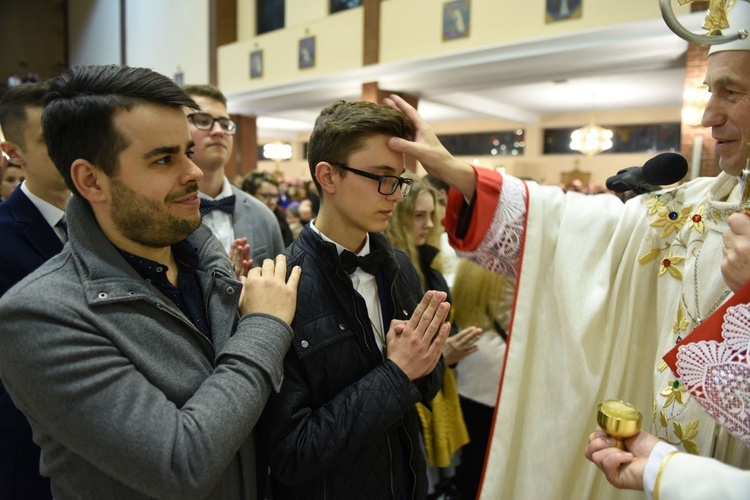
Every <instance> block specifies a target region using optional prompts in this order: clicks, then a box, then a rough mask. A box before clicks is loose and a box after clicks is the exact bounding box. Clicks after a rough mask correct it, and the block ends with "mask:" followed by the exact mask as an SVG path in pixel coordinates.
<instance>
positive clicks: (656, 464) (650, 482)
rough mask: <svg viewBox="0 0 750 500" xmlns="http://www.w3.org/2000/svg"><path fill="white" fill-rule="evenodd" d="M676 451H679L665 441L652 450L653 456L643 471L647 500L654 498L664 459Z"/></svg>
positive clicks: (650, 456) (651, 455) (649, 457)
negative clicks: (657, 478) (657, 477)
mask: <svg viewBox="0 0 750 500" xmlns="http://www.w3.org/2000/svg"><path fill="white" fill-rule="evenodd" d="M674 451H679V450H678V449H677V448H675V447H674V446H672V445H671V444H667V443H665V442H664V441H659V442H658V443H657V444H656V446H654V449H653V450H651V454H650V455H649V456H648V462H646V470H644V471H643V491H644V492H645V493H646V499H647V500H653V498H654V485H655V483H656V476H658V475H659V468H660V467H661V463H662V461H663V460H664V457H666V456H667V455H669V454H670V453H672V452H674Z"/></svg>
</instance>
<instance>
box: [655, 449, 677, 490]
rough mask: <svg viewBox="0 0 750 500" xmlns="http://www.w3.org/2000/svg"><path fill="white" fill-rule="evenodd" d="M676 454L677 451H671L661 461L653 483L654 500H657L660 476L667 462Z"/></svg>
mask: <svg viewBox="0 0 750 500" xmlns="http://www.w3.org/2000/svg"><path fill="white" fill-rule="evenodd" d="M678 453H679V451H673V452H671V453H669V454H668V455H667V456H666V457H664V460H662V461H661V465H660V466H659V472H657V473H656V481H654V500H659V482H661V475H662V473H663V472H664V469H665V468H666V467H667V462H669V461H670V460H672V457H673V456H675V455H677V454H678Z"/></svg>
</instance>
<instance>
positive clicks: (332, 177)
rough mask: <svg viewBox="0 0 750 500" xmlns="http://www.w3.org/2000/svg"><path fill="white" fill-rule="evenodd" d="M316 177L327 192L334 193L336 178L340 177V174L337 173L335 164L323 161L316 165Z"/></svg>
mask: <svg viewBox="0 0 750 500" xmlns="http://www.w3.org/2000/svg"><path fill="white" fill-rule="evenodd" d="M315 178H316V179H317V180H318V183H319V184H320V188H321V189H322V190H323V191H325V192H327V193H333V192H335V191H336V182H335V181H336V178H338V175H337V174H336V170H335V169H334V167H333V165H331V164H330V163H328V162H326V161H321V162H320V163H318V164H317V165H315Z"/></svg>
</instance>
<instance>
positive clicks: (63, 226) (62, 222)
mask: <svg viewBox="0 0 750 500" xmlns="http://www.w3.org/2000/svg"><path fill="white" fill-rule="evenodd" d="M55 227H59V228H60V229H62V230H63V232H64V233H65V235H67V234H68V223H67V222H65V216H64V215H63V216H62V217H60V220H59V221H57V224H55Z"/></svg>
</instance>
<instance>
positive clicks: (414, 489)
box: [401, 417, 417, 498]
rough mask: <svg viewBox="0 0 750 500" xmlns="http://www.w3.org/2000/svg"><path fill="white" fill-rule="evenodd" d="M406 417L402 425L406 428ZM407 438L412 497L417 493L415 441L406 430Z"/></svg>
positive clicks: (402, 419)
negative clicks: (414, 464)
mask: <svg viewBox="0 0 750 500" xmlns="http://www.w3.org/2000/svg"><path fill="white" fill-rule="evenodd" d="M403 421H404V418H403V417H401V425H403V426H404V429H406V425H404V423H403ZM404 434H406V438H407V439H408V440H409V470H410V471H411V479H412V482H411V497H412V498H416V495H417V471H415V470H414V466H413V465H412V464H413V463H414V460H413V459H414V443H413V442H412V440H411V436H410V435H409V433H408V432H405V433H404Z"/></svg>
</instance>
